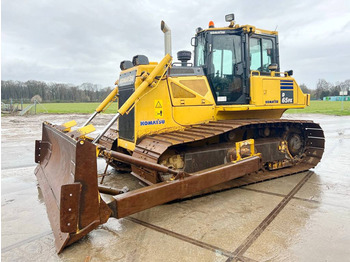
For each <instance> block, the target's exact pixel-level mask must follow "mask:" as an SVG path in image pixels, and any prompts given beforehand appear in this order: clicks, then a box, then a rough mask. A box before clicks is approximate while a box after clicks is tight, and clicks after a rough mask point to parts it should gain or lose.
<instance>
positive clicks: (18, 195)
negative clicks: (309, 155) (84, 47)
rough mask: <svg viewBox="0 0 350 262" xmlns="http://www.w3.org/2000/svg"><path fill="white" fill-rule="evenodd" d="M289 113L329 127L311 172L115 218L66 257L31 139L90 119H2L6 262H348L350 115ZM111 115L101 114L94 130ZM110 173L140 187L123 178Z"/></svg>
mask: <svg viewBox="0 0 350 262" xmlns="http://www.w3.org/2000/svg"><path fill="white" fill-rule="evenodd" d="M285 117H286V118H292V119H312V120H314V121H315V122H318V123H320V124H321V127H322V128H323V129H324V131H325V136H326V147H325V153H324V156H323V159H322V161H321V163H319V164H318V166H317V167H316V168H315V169H313V170H311V171H308V172H304V173H300V174H297V175H293V176H288V177H284V178H279V179H275V180H271V181H268V182H263V183H259V184H255V185H250V186H245V187H242V188H238V189H232V190H228V191H224V192H220V193H216V194H212V195H208V196H204V197H200V198H196V199H192V200H187V201H183V202H179V203H173V204H167V205H162V206H158V207H154V208H151V209H149V210H146V211H143V212H140V213H138V214H135V215H133V216H130V217H127V218H124V219H119V220H117V219H113V218H112V219H110V220H109V221H108V222H107V223H106V224H104V225H102V226H100V227H99V228H98V229H97V230H94V231H92V232H91V233H89V234H88V236H87V237H85V238H83V239H82V240H81V241H79V242H77V243H75V244H73V245H72V246H71V247H68V248H66V249H65V250H64V252H63V253H62V254H60V255H57V254H56V252H55V248H54V242H53V241H54V239H53V234H52V232H51V228H50V225H49V221H48V218H47V216H46V210H45V205H44V203H43V198H42V195H41V192H40V190H38V188H37V182H36V178H35V176H34V168H35V164H34V140H35V139H40V136H41V122H42V121H44V120H47V121H49V122H53V123H63V122H66V121H68V120H72V119H75V120H79V121H77V122H78V124H79V123H80V124H82V123H83V122H84V120H85V119H87V116H86V115H83V116H81V115H69V116H68V115H39V116H28V117H3V118H2V119H1V124H2V129H1V138H2V140H1V211H2V212H1V222H2V223H1V259H2V261H350V248H349V247H350V223H349V222H350V157H349V148H350V117H337V116H324V115H286V116H285ZM110 118H111V116H110V115H104V116H101V117H100V118H99V120H98V121H96V122H95V124H96V126H97V128H101V127H102V125H103V124H105V123H106V121H108V120H109V119H110ZM103 168H104V166H103V163H102V162H99V170H102V169H103ZM112 176H113V177H114V178H117V179H118V182H119V181H120V183H122V184H128V185H129V187H131V188H135V187H140V185H139V183H138V181H136V180H135V179H133V178H131V177H129V176H127V175H125V174H124V175H117V174H114V175H112ZM112 176H110V177H107V178H106V181H107V182H108V180H110V179H112ZM122 186H123V185H122Z"/></svg>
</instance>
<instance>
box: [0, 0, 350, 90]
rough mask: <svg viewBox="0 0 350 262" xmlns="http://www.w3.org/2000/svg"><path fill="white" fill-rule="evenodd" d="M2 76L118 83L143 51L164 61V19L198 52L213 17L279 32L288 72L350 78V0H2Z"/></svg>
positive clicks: (180, 44)
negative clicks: (123, 67)
mask: <svg viewBox="0 0 350 262" xmlns="http://www.w3.org/2000/svg"><path fill="white" fill-rule="evenodd" d="M1 8H2V10H1V17H2V28H1V51H2V57H1V79H2V80H10V79H11V80H21V81H26V80H31V79H33V80H42V81H48V82H64V83H72V84H81V83H84V82H91V83H95V84H100V85H101V86H112V85H113V83H114V82H115V80H116V79H117V78H118V75H119V72H120V70H119V63H120V61H122V60H125V59H128V60H131V58H132V57H133V56H134V55H136V54H144V55H147V56H148V57H149V59H150V61H159V60H160V59H161V58H162V56H163V53H164V46H163V44H164V42H163V33H162V32H161V31H160V21H161V20H164V21H165V22H166V23H167V24H168V25H169V27H170V28H171V30H172V39H173V43H172V45H173V55H175V54H176V52H177V51H179V50H191V51H192V47H191V45H190V39H191V37H192V36H193V35H194V32H195V28H197V27H198V26H201V27H203V28H204V27H207V25H208V22H209V21H210V20H213V21H214V22H215V25H216V26H225V25H227V23H226V22H225V19H224V16H225V14H228V13H235V18H236V19H235V20H236V22H237V23H238V24H242V25H243V24H252V25H255V26H256V27H258V28H263V29H269V30H274V29H275V28H276V27H277V31H279V39H280V56H281V58H280V62H281V69H282V70H289V69H293V70H294V77H295V78H296V79H297V81H298V82H299V83H305V84H306V85H307V86H308V87H309V88H315V86H316V82H317V80H318V79H319V78H324V79H326V80H327V81H330V82H333V83H334V82H336V81H344V80H346V79H350V1H346V0H343V1H340V0H339V1H331V0H328V1H320V0H317V1H316V0H315V1H314V0H310V1H309V0H308V1H300V0H297V1H294V0H289V1H279V2H278V1H269V0H265V1H261V0H260V1H248V0H245V1H244V0H239V1H238V0H237V1H234V0H212V1H199V0H192V1H189V0H176V1H166V0H154V1H150V0H142V1H131V0H130V1H128V0H123V1H119V0H114V1H112V0H99V1H97V0H91V1H86V0H69V1H68V0H60V1H54V0H31V1H26V0H2V1H1Z"/></svg>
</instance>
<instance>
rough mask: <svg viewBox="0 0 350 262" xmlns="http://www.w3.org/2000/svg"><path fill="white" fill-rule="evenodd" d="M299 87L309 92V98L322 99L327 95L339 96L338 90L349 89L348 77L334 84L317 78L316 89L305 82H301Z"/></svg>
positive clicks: (349, 81)
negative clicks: (310, 87)
mask: <svg viewBox="0 0 350 262" xmlns="http://www.w3.org/2000/svg"><path fill="white" fill-rule="evenodd" d="M300 88H301V90H303V92H304V93H307V94H310V95H311V99H317V100H318V99H321V100H322V99H323V98H324V97H327V96H339V93H340V91H346V90H348V91H350V79H347V80H345V81H344V82H336V83H335V84H333V83H331V82H327V81H326V80H325V79H319V80H318V81H317V84H316V89H309V88H308V87H307V86H306V85H305V84H301V85H300ZM349 93H350V92H349ZM349 95H350V94H349Z"/></svg>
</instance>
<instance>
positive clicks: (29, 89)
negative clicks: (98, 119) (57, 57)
mask: <svg viewBox="0 0 350 262" xmlns="http://www.w3.org/2000/svg"><path fill="white" fill-rule="evenodd" d="M300 88H301V89H302V90H303V92H304V93H308V94H311V99H323V97H326V96H338V95H339V92H340V91H344V90H350V79H348V80H345V81H344V82H337V83H336V84H333V83H330V82H327V81H326V80H325V79H319V80H318V82H317V85H316V89H310V88H308V87H307V86H306V85H305V84H301V85H300ZM111 91H112V87H105V88H101V87H100V86H99V85H96V84H92V83H84V84H81V85H72V84H63V83H46V82H43V81H35V80H29V81H26V82H21V81H13V80H7V81H4V80H2V81H1V101H3V102H9V101H10V100H11V99H12V101H13V102H20V101H23V102H24V103H30V100H31V98H32V97H34V96H35V95H39V96H40V97H41V99H42V101H43V102H100V101H102V100H103V99H104V98H105V97H106V96H107V95H108V94H109V93H110V92H111Z"/></svg>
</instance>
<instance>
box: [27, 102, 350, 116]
mask: <svg viewBox="0 0 350 262" xmlns="http://www.w3.org/2000/svg"><path fill="white" fill-rule="evenodd" d="M98 105H99V103H43V104H39V105H37V113H45V109H46V110H47V111H48V112H47V113H50V114H74V113H77V114H91V113H93V112H94V111H95V109H96V107H97V106H98ZM25 106H27V105H24V107H25ZM44 108H45V109H44ZM117 108H118V105H117V103H113V104H112V105H111V106H110V107H109V108H108V109H107V110H106V112H105V113H109V114H114V113H116V112H117ZM286 113H287V114H325V115H339V116H346V115H350V101H344V102H343V110H342V102H341V101H335V102H331V101H311V104H310V106H308V107H306V108H305V109H289V110H287V112H286Z"/></svg>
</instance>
